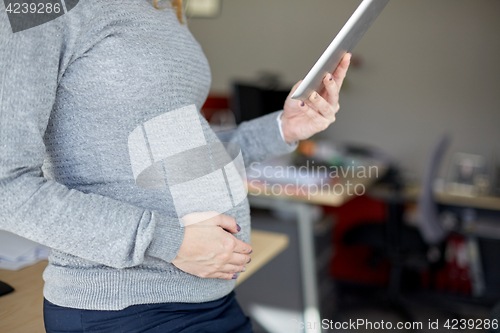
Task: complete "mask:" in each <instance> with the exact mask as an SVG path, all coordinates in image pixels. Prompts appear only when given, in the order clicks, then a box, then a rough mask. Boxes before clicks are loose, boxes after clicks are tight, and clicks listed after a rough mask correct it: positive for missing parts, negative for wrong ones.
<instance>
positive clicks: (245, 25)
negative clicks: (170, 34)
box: [189, 0, 500, 175]
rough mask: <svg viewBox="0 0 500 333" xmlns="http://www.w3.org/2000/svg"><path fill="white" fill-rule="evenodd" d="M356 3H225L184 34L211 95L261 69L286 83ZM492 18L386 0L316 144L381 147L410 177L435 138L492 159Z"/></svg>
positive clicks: (417, 1)
mask: <svg viewBox="0 0 500 333" xmlns="http://www.w3.org/2000/svg"><path fill="white" fill-rule="evenodd" d="M359 3H360V1H359V0H308V1H305V0H224V1H223V8H222V13H221V15H220V16H219V17H218V18H216V19H191V20H190V21H189V27H190V29H191V31H192V32H193V34H194V35H195V37H196V38H197V39H198V41H199V42H200V44H201V45H202V47H203V49H204V51H205V53H206V55H207V57H208V59H209V61H210V64H211V68H212V76H213V85H212V87H213V88H212V89H213V91H214V92H219V93H220V92H229V82H230V81H231V80H232V79H233V78H235V77H237V78H246V79H252V78H255V77H256V73H257V72H258V71H261V70H272V71H278V72H280V73H281V74H282V75H283V78H284V80H285V82H286V83H288V84H292V83H294V82H295V81H298V80H299V79H301V78H302V77H303V76H304V75H305V74H306V73H307V71H308V70H309V69H310V67H311V66H312V64H313V63H314V62H315V61H316V59H317V58H318V57H319V55H320V54H321V53H322V52H323V50H324V49H325V48H326V46H327V45H328V44H329V43H330V41H331V39H332V38H333V37H334V36H335V34H336V33H337V32H338V30H339V29H340V28H341V27H342V25H343V24H344V22H345V21H346V20H347V19H348V18H349V16H350V14H351V13H352V12H353V11H354V9H355V8H356V7H357V5H358V4H359ZM499 18H500V1H498V0H392V1H391V2H390V3H389V4H388V6H387V8H386V9H385V11H384V12H383V13H382V14H381V16H380V17H379V19H378V20H377V21H376V22H375V23H374V25H373V26H372V29H370V31H368V33H367V34H366V35H365V37H364V38H363V40H362V41H361V42H360V43H359V44H358V46H357V47H356V49H355V50H354V54H356V55H358V56H360V57H362V58H363V59H364V61H363V65H362V66H361V67H360V68H356V69H355V68H352V69H350V71H349V73H348V85H347V86H346V89H345V90H344V91H343V92H342V94H341V101H340V104H341V110H340V112H339V113H338V117H337V121H336V122H335V123H334V124H333V125H332V126H331V127H330V128H329V129H328V130H327V131H326V132H325V135H326V136H327V137H329V138H331V139H333V140H335V141H349V142H360V143H370V144H373V145H376V146H378V147H381V148H384V149H386V150H387V151H388V152H390V153H391V154H393V155H394V156H395V157H397V158H398V159H399V160H400V161H401V162H402V164H403V165H404V166H405V167H406V168H407V169H408V170H410V171H413V172H415V173H416V174H417V175H421V173H422V170H423V168H424V166H425V160H426V156H427V153H428V151H429V149H430V146H431V145H432V143H433V141H434V140H435V139H437V138H438V137H439V135H440V134H441V133H443V132H444V131H448V132H449V133H451V134H452V135H453V138H454V141H453V145H452V147H451V149H450V151H463V152H469V153H477V154H482V155H485V156H487V157H488V158H490V157H491V156H492V155H494V154H497V155H498V156H500V145H499V143H500V19H499ZM448 157H449V156H448ZM448 157H447V158H448ZM445 167H446V165H445Z"/></svg>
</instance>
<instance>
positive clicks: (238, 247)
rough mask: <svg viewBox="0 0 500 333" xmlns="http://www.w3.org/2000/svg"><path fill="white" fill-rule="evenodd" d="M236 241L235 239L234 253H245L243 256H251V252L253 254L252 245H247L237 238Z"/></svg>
mask: <svg viewBox="0 0 500 333" xmlns="http://www.w3.org/2000/svg"><path fill="white" fill-rule="evenodd" d="M233 237H234V236H233ZM234 239H235V243H234V249H233V252H236V253H243V254H249V253H250V252H252V247H251V246H250V244H247V243H245V242H243V241H241V240H239V239H237V238H236V237H235V238H234Z"/></svg>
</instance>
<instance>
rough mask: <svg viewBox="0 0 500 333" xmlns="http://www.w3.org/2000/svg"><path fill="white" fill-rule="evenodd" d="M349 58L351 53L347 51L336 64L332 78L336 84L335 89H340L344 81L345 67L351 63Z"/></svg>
mask: <svg viewBox="0 0 500 333" xmlns="http://www.w3.org/2000/svg"><path fill="white" fill-rule="evenodd" d="M351 58H352V54H351V53H347V54H346V55H344V57H343V58H342V61H341V62H340V64H339V65H338V66H337V69H336V70H335V72H334V73H333V80H334V81H335V83H336V84H337V89H338V90H340V87H342V83H343V82H344V78H345V76H346V74H347V69H348V68H349V64H350V63H351Z"/></svg>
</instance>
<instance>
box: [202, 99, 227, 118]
mask: <svg viewBox="0 0 500 333" xmlns="http://www.w3.org/2000/svg"><path fill="white" fill-rule="evenodd" d="M226 109H229V98H228V97H227V96H225V95H208V97H207V100H206V101H205V104H203V106H202V108H201V111H202V114H203V115H204V116H205V119H207V121H210V118H212V116H213V114H214V113H215V112H217V111H219V110H226Z"/></svg>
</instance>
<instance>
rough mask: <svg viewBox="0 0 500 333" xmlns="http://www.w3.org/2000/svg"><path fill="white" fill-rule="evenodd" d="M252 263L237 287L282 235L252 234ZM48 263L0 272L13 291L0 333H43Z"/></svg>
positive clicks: (280, 246) (2, 305) (3, 301)
mask: <svg viewBox="0 0 500 333" xmlns="http://www.w3.org/2000/svg"><path fill="white" fill-rule="evenodd" d="M251 237H252V248H253V252H252V254H251V255H250V257H251V258H252V261H251V262H250V264H248V265H247V271H246V272H244V273H241V274H240V276H239V277H238V280H237V281H236V285H238V284H240V283H242V282H243V281H245V280H246V279H248V278H249V277H250V276H251V275H252V274H253V273H255V272H256V271H258V270H259V269H260V268H261V267H262V266H264V265H265V264H266V263H268V262H269V261H271V260H272V259H273V258H274V257H276V256H277V255H278V254H280V253H281V252H282V251H283V250H284V249H285V248H286V247H287V246H288V242H289V239H288V236H287V235H284V234H279V233H274V232H267V231H259V230H252V235H251ZM47 263H48V262H47V261H41V262H39V263H37V264H35V265H32V266H28V267H25V268H23V269H21V270H19V271H8V270H3V269H0V280H1V281H3V282H6V283H8V284H10V285H11V286H12V287H13V288H14V289H15V291H14V292H13V293H11V294H8V295H5V296H2V297H0V332H2V333H38V332H40V333H42V332H45V329H44V325H43V310H42V309H43V294H42V290H43V279H42V273H43V270H44V269H45V267H46V266H47Z"/></svg>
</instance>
